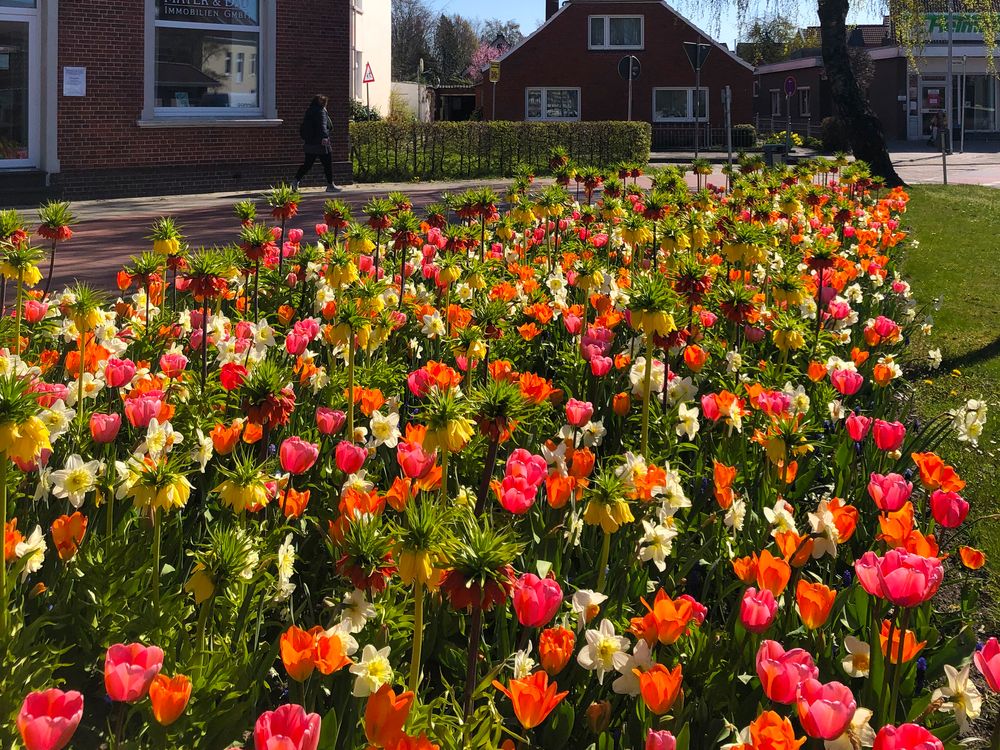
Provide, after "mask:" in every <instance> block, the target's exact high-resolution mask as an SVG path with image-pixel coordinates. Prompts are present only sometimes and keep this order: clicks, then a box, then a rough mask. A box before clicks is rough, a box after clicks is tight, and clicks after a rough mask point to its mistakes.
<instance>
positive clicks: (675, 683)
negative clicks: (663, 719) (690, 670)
mask: <svg viewBox="0 0 1000 750" xmlns="http://www.w3.org/2000/svg"><path fill="white" fill-rule="evenodd" d="M632 671H633V672H634V673H635V675H636V677H638V678H639V690H640V691H641V692H642V700H643V701H644V702H645V704H646V705H647V706H648V707H649V710H650V711H652V712H653V713H654V714H656V715H657V716H662V715H663V714H665V713H666V712H667V711H669V710H670V708H671V706H673V705H674V701H676V700H677V696H678V695H679V694H680V692H681V679H682V675H681V665H680V664H678V665H677V666H676V667H674V668H673V669H672V670H671V669H667V668H666V667H665V666H663V665H662V664H654V665H653V667H652V669H650V670H648V671H646V672H640V671H639V670H638V669H633V670H632Z"/></svg>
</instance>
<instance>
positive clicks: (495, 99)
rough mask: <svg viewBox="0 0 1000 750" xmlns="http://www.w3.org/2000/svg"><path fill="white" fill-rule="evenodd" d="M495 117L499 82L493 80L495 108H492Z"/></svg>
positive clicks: (495, 117)
mask: <svg viewBox="0 0 1000 750" xmlns="http://www.w3.org/2000/svg"><path fill="white" fill-rule="evenodd" d="M491 112H492V115H493V119H494V120H495V119H497V82H496V81H494V82H493V109H492V111H491Z"/></svg>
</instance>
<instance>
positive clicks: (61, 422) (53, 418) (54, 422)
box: [39, 399, 76, 442]
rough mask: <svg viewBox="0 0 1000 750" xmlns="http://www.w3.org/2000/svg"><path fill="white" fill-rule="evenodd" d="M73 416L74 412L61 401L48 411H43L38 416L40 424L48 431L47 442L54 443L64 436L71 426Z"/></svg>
mask: <svg viewBox="0 0 1000 750" xmlns="http://www.w3.org/2000/svg"><path fill="white" fill-rule="evenodd" d="M75 416H76V411H75V410H74V409H70V408H69V407H68V406H66V404H65V403H64V402H63V400H62V399H59V400H58V401H56V402H55V403H54V404H52V406H50V407H49V408H48V409H45V410H43V411H42V413H41V414H40V415H39V417H40V419H41V420H42V423H43V424H44V425H45V427H46V428H47V429H48V431H49V440H51V441H52V442H55V440H56V438H59V437H61V436H62V435H64V434H66V431H67V430H69V428H70V425H71V424H73V417H75Z"/></svg>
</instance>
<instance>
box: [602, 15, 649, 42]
mask: <svg viewBox="0 0 1000 750" xmlns="http://www.w3.org/2000/svg"><path fill="white" fill-rule="evenodd" d="M642 22H643V19H642V16H590V38H589V46H590V49H642V43H643V28H642Z"/></svg>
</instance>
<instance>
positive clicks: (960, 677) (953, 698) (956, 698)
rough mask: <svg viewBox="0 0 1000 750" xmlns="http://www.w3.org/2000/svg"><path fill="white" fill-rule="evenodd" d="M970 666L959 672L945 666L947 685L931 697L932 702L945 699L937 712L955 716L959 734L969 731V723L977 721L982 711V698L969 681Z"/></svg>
mask: <svg viewBox="0 0 1000 750" xmlns="http://www.w3.org/2000/svg"><path fill="white" fill-rule="evenodd" d="M970 666H971V665H970V664H966V665H965V667H963V668H962V670H961V671H959V670H957V669H955V667H953V666H951V664H945V665H944V676H945V679H947V680H948V684H947V685H944V686H942V687H939V688H938V689H937V690H935V691H934V693H933V695H931V701H932V702H933V701H937V700H941V699H945V701H944V703H942V704H941V708H939V709H938V710H939V711H945V712H949V713H954V714H955V723H956V724H958V731H959V732H960V733H961V734H965V733H966V732H968V731H969V721H970V720H971V719H978V718H979V715H980V714H981V713H982V709H983V696H981V695H980V694H979V690H978V688H976V686H975V685H973V684H972V680H970V679H969V667H970Z"/></svg>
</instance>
